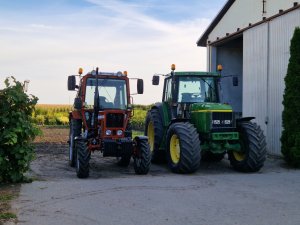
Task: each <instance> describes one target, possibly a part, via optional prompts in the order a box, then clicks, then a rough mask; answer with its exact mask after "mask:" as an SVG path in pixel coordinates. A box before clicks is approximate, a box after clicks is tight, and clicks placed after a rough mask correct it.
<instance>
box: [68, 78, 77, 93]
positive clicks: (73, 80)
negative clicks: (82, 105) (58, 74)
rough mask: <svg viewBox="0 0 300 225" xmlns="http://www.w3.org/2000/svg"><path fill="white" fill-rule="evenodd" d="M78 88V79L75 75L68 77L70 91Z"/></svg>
mask: <svg viewBox="0 0 300 225" xmlns="http://www.w3.org/2000/svg"><path fill="white" fill-rule="evenodd" d="M75 88H76V77H75V76H74V75H72V76H68V90H69V91H74V90H75Z"/></svg>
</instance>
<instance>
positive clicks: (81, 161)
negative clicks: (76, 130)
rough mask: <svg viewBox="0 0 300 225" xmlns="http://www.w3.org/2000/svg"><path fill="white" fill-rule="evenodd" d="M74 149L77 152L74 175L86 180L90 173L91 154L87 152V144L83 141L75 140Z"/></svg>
mask: <svg viewBox="0 0 300 225" xmlns="http://www.w3.org/2000/svg"><path fill="white" fill-rule="evenodd" d="M75 149H76V152H77V160H76V173H77V177H78V178H87V177H88V176H89V171H90V158H91V153H90V151H89V150H88V145H87V142H86V141H84V140H81V139H79V140H75Z"/></svg>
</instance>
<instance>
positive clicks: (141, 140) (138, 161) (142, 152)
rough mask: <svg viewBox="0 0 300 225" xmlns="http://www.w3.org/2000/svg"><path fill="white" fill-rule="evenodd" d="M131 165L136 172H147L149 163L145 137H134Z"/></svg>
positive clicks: (149, 158)
mask: <svg viewBox="0 0 300 225" xmlns="http://www.w3.org/2000/svg"><path fill="white" fill-rule="evenodd" d="M134 142H135V147H134V148H135V149H134V151H133V152H134V153H133V163H134V164H133V165H134V171H135V173H136V174H147V173H148V172H149V169H150V165H151V153H150V146H149V143H148V140H147V138H146V137H135V138H134Z"/></svg>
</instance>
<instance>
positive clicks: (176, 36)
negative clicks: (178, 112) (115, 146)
mask: <svg viewBox="0 0 300 225" xmlns="http://www.w3.org/2000/svg"><path fill="white" fill-rule="evenodd" d="M225 3H226V0H214V1H211V0H143V1H141V0H140V1H139V0H0V88H3V87H4V80H5V78H6V77H8V76H14V77H15V78H16V79H17V80H19V81H24V80H30V83H29V88H28V93H29V94H33V95H35V96H37V97H38V98H39V102H38V103H39V104H73V99H74V96H75V94H76V93H75V92H74V91H73V92H72V91H71V92H70V91H68V90H67V77H68V75H73V74H74V75H75V74H77V72H78V68H79V67H82V68H83V71H84V73H87V72H89V71H91V70H93V69H94V68H96V67H99V71H105V72H117V71H125V70H126V71H128V76H129V78H142V79H143V80H144V94H143V95H134V96H133V99H134V103H135V104H151V103H155V102H159V101H161V95H162V83H163V82H162V81H163V79H161V83H160V85H159V86H152V84H151V82H152V76H153V75H154V74H156V73H158V74H167V73H169V72H170V66H171V64H173V63H174V64H176V71H206V48H203V47H197V44H196V42H197V40H198V39H199V38H200V36H201V35H202V33H203V32H204V31H205V29H206V28H207V27H208V26H209V24H210V23H211V21H212V20H213V18H214V17H215V16H216V15H217V13H218V12H219V10H220V9H221V8H222V7H223V6H224V4H225ZM135 85H136V83H135V82H134V80H132V83H131V86H132V87H131V88H132V89H133V90H134V89H135V88H134V87H135Z"/></svg>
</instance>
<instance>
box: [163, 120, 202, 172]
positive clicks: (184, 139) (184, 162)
mask: <svg viewBox="0 0 300 225" xmlns="http://www.w3.org/2000/svg"><path fill="white" fill-rule="evenodd" d="M200 151H201V149H200V140H199V136H198V133H197V130H196V128H195V127H194V126H193V125H192V124H190V123H188V122H178V123H174V124H172V125H171V126H170V127H169V129H168V133H167V160H168V165H169V167H170V168H171V170H172V172H174V173H193V172H195V171H196V170H197V169H198V167H199V165H200V159H201V155H200Z"/></svg>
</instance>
